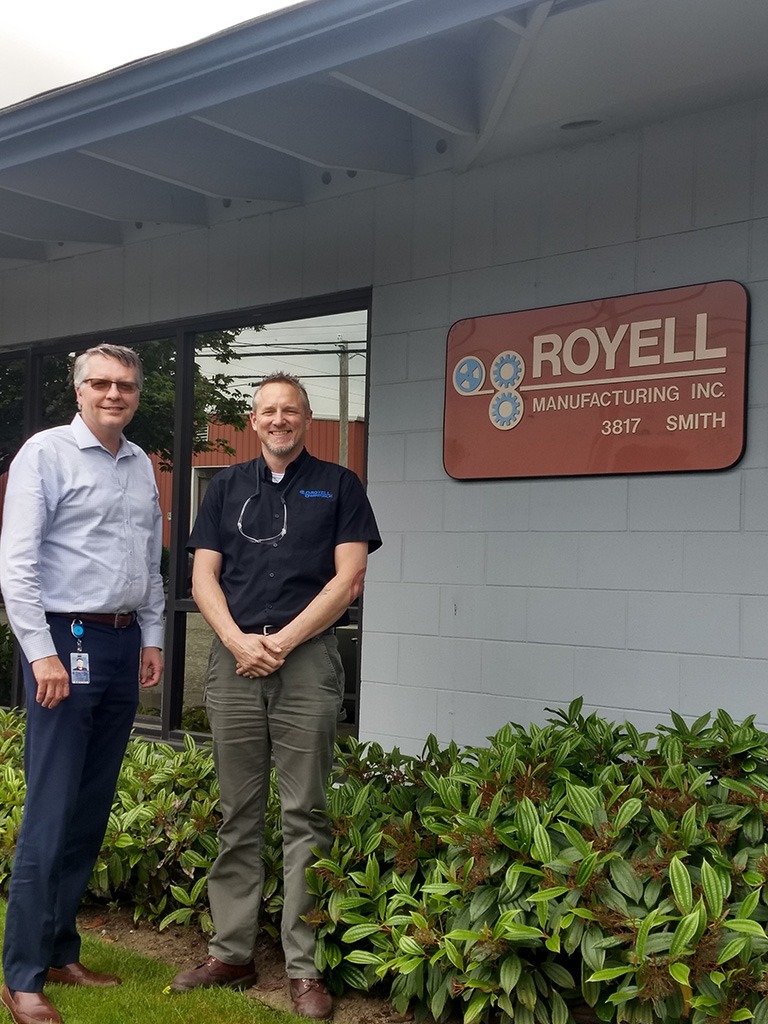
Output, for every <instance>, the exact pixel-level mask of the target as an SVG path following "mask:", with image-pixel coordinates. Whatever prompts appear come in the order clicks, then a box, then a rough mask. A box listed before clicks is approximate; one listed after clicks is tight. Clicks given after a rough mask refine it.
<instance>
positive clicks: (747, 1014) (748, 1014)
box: [731, 1006, 752, 1020]
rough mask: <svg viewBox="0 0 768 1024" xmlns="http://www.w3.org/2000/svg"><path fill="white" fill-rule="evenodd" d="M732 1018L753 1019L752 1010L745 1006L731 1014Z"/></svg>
mask: <svg viewBox="0 0 768 1024" xmlns="http://www.w3.org/2000/svg"><path fill="white" fill-rule="evenodd" d="M731 1020H752V1011H751V1010H749V1009H747V1007H746V1006H743V1007H742V1008H741V1009H740V1010H737V1011H736V1012H735V1013H734V1014H732V1015H731Z"/></svg>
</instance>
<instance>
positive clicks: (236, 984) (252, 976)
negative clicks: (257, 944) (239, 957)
mask: <svg viewBox="0 0 768 1024" xmlns="http://www.w3.org/2000/svg"><path fill="white" fill-rule="evenodd" d="M255 983H256V969H255V967H254V964H253V960H250V961H249V962H248V963H247V964H225V963H224V962H223V961H222V960H217V958H216V957H215V956H209V957H207V958H206V959H205V960H204V961H203V962H202V963H201V964H199V965H198V966H197V967H193V968H192V969H191V970H189V971H181V973H180V974H177V975H176V977H175V978H174V979H173V981H172V982H171V984H170V986H169V988H170V990H171V992H189V991H190V990H191V989H193V988H214V987H216V986H222V987H224V988H248V987H249V986H250V985H254V984H255Z"/></svg>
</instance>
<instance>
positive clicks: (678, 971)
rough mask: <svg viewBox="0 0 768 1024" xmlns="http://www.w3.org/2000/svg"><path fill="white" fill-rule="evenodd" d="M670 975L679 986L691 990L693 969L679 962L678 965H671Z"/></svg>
mask: <svg viewBox="0 0 768 1024" xmlns="http://www.w3.org/2000/svg"><path fill="white" fill-rule="evenodd" d="M669 973H670V975H671V976H672V977H673V978H674V979H675V981H676V982H677V983H678V985H685V986H686V987H687V988H690V976H691V968H690V967H689V966H688V964H682V963H680V962H679V961H678V963H676V964H670V965H669Z"/></svg>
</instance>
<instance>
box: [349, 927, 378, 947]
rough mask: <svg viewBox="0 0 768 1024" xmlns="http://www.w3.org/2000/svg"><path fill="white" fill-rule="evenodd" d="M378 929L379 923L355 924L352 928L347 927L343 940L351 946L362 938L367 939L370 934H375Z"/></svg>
mask: <svg viewBox="0 0 768 1024" xmlns="http://www.w3.org/2000/svg"><path fill="white" fill-rule="evenodd" d="M378 931H380V928H379V926H378V925H377V924H355V925H352V927H351V928H347V930H346V931H345V932H344V934H343V935H342V936H341V941H342V942H346V943H347V944H348V945H350V946H351V945H353V944H354V943H355V942H360V940H361V939H367V938H368V936H369V935H375V934H376V932H378Z"/></svg>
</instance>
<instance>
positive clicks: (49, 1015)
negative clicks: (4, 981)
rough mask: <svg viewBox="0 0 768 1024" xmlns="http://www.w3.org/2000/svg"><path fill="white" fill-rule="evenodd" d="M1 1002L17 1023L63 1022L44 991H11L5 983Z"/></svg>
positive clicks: (58, 1023)
mask: <svg viewBox="0 0 768 1024" xmlns="http://www.w3.org/2000/svg"><path fill="white" fill-rule="evenodd" d="M0 1002H2V1004H3V1006H4V1007H5V1008H6V1010H7V1011H8V1013H10V1015H11V1017H12V1018H13V1019H14V1020H15V1021H16V1024H61V1016H60V1015H59V1011H58V1010H57V1009H56V1007H55V1006H54V1005H53V1003H52V1002H51V1001H50V1000H49V999H46V997H45V996H44V995H43V993H42V992H11V990H10V989H9V988H8V986H7V985H3V990H2V992H0Z"/></svg>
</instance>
